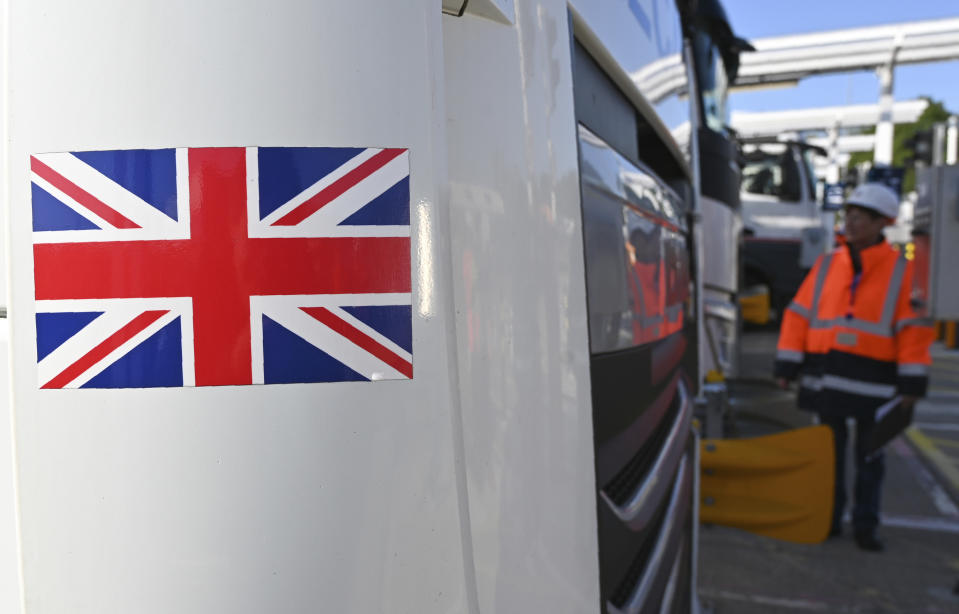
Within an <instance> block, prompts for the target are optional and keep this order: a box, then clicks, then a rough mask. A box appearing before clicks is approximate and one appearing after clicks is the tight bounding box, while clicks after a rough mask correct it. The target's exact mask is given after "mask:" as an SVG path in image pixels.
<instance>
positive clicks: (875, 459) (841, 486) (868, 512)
mask: <svg viewBox="0 0 959 614" xmlns="http://www.w3.org/2000/svg"><path fill="white" fill-rule="evenodd" d="M819 419H820V422H821V423H822V424H825V425H827V426H829V427H830V428H831V429H832V432H833V437H834V443H835V451H836V495H835V499H834V500H833V517H832V526H833V528H837V527H839V526H841V525H842V515H843V511H844V510H845V509H846V441H847V440H848V439H849V433H848V429H847V427H846V418H844V417H838V416H834V415H829V414H820V416H819ZM874 425H875V420H874V419H873V418H872V417H868V418H856V447H855V455H854V456H855V459H856V480H855V487H854V489H853V508H852V526H853V530H854V531H855V532H856V533H870V532H872V531H875V529H876V526H877V525H878V524H879V498H880V494H881V488H882V477H883V475H885V473H886V462H885V457H884V456H883V452H881V451H880V452H878V453H877V454H875V455H874V456H872V457H871V458H868V459H867V458H866V454H865V446H866V438H867V437H868V434H869V431H870V430H871V429H872V427H873V426H874Z"/></svg>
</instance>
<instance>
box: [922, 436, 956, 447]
mask: <svg viewBox="0 0 959 614" xmlns="http://www.w3.org/2000/svg"><path fill="white" fill-rule="evenodd" d="M929 441H931V442H932V443H934V444H936V445H937V446H939V447H940V448H959V441H955V440H953V439H946V438H944V437H929Z"/></svg>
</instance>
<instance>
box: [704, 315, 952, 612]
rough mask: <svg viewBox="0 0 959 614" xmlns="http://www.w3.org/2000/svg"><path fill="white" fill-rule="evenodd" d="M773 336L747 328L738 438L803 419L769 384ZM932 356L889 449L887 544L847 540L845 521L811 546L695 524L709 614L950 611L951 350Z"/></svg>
mask: <svg viewBox="0 0 959 614" xmlns="http://www.w3.org/2000/svg"><path fill="white" fill-rule="evenodd" d="M774 344H775V333H771V332H760V333H751V334H748V335H747V336H746V341H745V343H744V354H743V360H742V362H741V366H742V374H743V376H744V379H743V380H742V381H740V382H734V383H733V384H732V385H731V395H732V400H733V414H734V420H733V421H732V423H731V427H732V428H733V430H734V431H735V433H734V434H736V435H738V436H749V435H752V434H761V433H763V432H769V431H770V430H777V429H781V428H785V427H786V426H787V425H792V426H799V425H801V424H802V423H803V421H808V419H809V418H808V416H807V415H806V414H804V413H800V412H796V411H795V410H794V409H793V408H792V398H791V396H790V395H788V394H786V393H782V392H781V391H777V390H776V389H775V388H773V387H772V386H771V385H770V382H769V372H768V371H769V369H770V366H771V362H772V352H773V349H774ZM934 354H935V356H934V367H933V377H932V389H931V391H930V395H929V398H928V399H926V400H924V401H922V402H921V403H920V404H919V406H918V407H917V412H916V417H915V422H914V424H913V427H912V428H911V429H910V430H909V431H908V432H907V433H905V434H904V435H902V436H900V437H899V438H897V439H896V440H894V441H893V442H892V443H891V444H890V445H889V447H888V448H887V456H886V458H887V461H886V467H887V473H886V481H885V490H884V493H883V508H882V509H883V522H882V527H881V529H880V533H881V535H882V537H883V538H884V539H885V541H886V551H885V552H883V553H879V554H876V553H869V552H863V551H861V550H859V549H858V548H856V546H855V543H854V542H853V541H852V538H851V537H850V536H849V533H850V531H849V527H848V525H847V527H846V529H847V531H846V534H847V535H846V536H845V537H841V538H835V539H830V540H828V541H826V542H825V543H823V544H817V545H799V544H790V543H785V542H780V541H776V540H772V539H768V538H763V537H758V536H755V535H751V534H748V533H745V532H742V531H739V530H736V529H729V528H725V527H715V526H714V527H703V528H702V529H701V532H700V553H699V554H700V556H699V595H700V598H701V601H702V603H703V605H704V608H705V610H706V611H707V612H708V611H712V612H715V613H716V614H751V613H757V614H759V613H762V614H775V613H777V612H782V613H787V614H788V613H798V612H836V613H844V612H855V613H871V612H877V613H903V614H907V613H908V614H922V613H929V614H933V613H943V614H945V613H950V614H956V613H957V612H959V594H955V593H954V592H953V590H954V588H956V585H957V583H959V504H957V502H959V352H957V351H955V350H951V351H950V350H945V349H943V348H941V347H936V348H934ZM777 422H778V423H779V426H776V425H775V423H777ZM848 462H849V463H850V465H849V466H850V467H851V466H852V465H851V462H852V461H851V459H849V461H848Z"/></svg>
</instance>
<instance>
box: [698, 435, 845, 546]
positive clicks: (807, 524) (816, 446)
mask: <svg viewBox="0 0 959 614" xmlns="http://www.w3.org/2000/svg"><path fill="white" fill-rule="evenodd" d="M834 462H835V461H834V458H833V440H832V431H831V430H830V429H829V427H827V426H812V427H806V428H801V429H795V430H791V431H786V432H784V433H777V434H775V435H766V436H764V437H755V438H752V439H704V440H703V441H702V442H701V448H700V472H701V475H700V478H701V481H700V503H701V505H700V520H701V521H702V522H704V523H707V524H719V525H724V526H730V527H737V528H740V529H744V530H746V531H750V532H752V533H756V534H758V535H765V536H767V537H775V538H777V539H782V540H785V541H790V542H798V543H806V544H808V543H818V542H821V541H823V540H824V539H826V536H827V535H828V534H829V527H830V525H831V523H832V505H833V482H834V479H835V477H834V471H835V466H834Z"/></svg>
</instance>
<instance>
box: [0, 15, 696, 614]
mask: <svg viewBox="0 0 959 614" xmlns="http://www.w3.org/2000/svg"><path fill="white" fill-rule="evenodd" d="M458 4H462V3H457V2H445V1H444V2H443V3H442V7H441V6H440V2H437V1H436V0H404V1H403V2H395V1H384V0H357V1H353V2H336V1H333V0H328V1H312V2H305V1H298V0H280V1H274V2H263V1H241V2H236V1H231V2H227V1H225V0H208V1H206V2H190V1H187V0H173V1H169V0H167V1H162V2H161V1H158V0H143V1H142V2H135V3H131V2H125V1H122V0H102V1H100V2H97V3H93V4H90V3H76V2H71V1H69V0H50V1H48V2H44V3H37V2H32V1H28V0H9V1H8V2H7V5H8V6H7V19H8V22H7V23H8V25H9V27H8V28H7V29H6V34H5V54H6V58H7V63H6V66H7V74H6V90H5V97H4V103H5V113H6V130H7V132H6V134H5V137H6V138H5V150H4V161H5V162H4V166H5V178H6V180H5V185H4V189H5V201H6V202H7V203H9V206H8V224H7V233H6V239H7V241H8V246H7V248H8V251H7V254H8V258H9V259H8V262H9V278H8V282H9V300H8V303H7V304H8V306H9V314H10V316H9V324H10V341H9V344H10V356H11V371H10V391H11V392H10V399H11V415H12V437H13V443H14V446H13V447H14V451H13V453H14V457H13V458H14V463H13V473H14V477H15V486H14V487H13V488H15V495H14V496H15V509H16V518H17V524H16V529H15V535H16V541H17V543H18V546H19V552H18V557H17V559H16V561H15V564H16V567H17V573H18V575H19V578H18V581H16V582H8V580H10V578H9V577H5V578H4V583H3V584H0V587H4V586H18V587H19V588H20V589H22V595H21V597H22V598H21V600H20V604H19V605H20V608H21V611H22V612H23V613H24V614H87V613H89V614H103V613H106V612H136V613H143V614H149V613H154V612H155V613H158V614H159V613H164V614H166V613H169V612H177V613H180V614H192V613H196V614H200V613H203V614H207V613H209V612H231V613H234V614H246V613H249V614H253V613H257V614H259V613H262V612H304V613H305V612H321V611H322V612H364V613H365V612H416V613H440V612H473V613H477V612H503V613H512V612H570V613H573V612H577V613H578V612H588V611H597V610H598V609H602V610H607V609H608V611H610V612H613V611H624V612H627V611H639V609H640V608H643V611H652V610H651V609H650V608H655V609H656V611H660V610H659V608H660V607H662V608H663V611H668V610H669V608H670V607H672V604H673V603H674V602H675V603H676V604H679V603H687V604H689V603H692V602H694V601H695V600H694V598H693V597H692V593H691V592H690V591H693V590H694V583H692V578H694V573H695V563H694V561H695V554H694V552H695V537H694V534H693V533H694V531H695V524H696V522H695V503H694V502H695V494H694V492H693V491H692V490H691V488H692V486H690V484H692V483H693V482H694V477H692V476H694V475H695V464H694V463H695V458H694V450H695V445H694V440H693V439H692V436H691V434H690V431H689V420H688V416H689V412H690V411H691V409H690V407H689V401H690V399H689V398H687V397H689V395H690V394H691V393H690V392H688V391H687V389H690V388H692V386H694V384H690V383H689V382H692V381H694V380H695V379H696V378H697V375H696V374H695V373H687V374H686V375H682V374H680V373H679V372H678V371H677V373H676V374H675V375H671V376H670V377H671V379H670V380H669V381H670V382H671V384H670V385H671V386H672V388H670V389H669V390H668V391H667V392H669V393H670V394H672V395H675V399H676V400H675V401H674V402H675V403H676V405H675V408H674V410H673V411H674V412H675V417H674V418H673V419H672V421H670V422H669V424H667V425H666V426H668V427H669V428H670V429H671V430H670V433H671V437H672V439H671V441H674V445H673V446H672V448H671V449H670V450H663V451H662V452H660V451H658V450H652V451H651V453H656V454H659V456H660V457H662V458H664V459H665V461H664V462H666V464H663V465H656V467H664V469H663V471H662V473H661V474H657V475H653V476H651V481H652V482H657V481H658V482H659V483H660V484H666V485H668V487H665V489H663V488H660V487H657V490H656V491H655V492H657V493H658V495H657V496H659V497H661V498H660V499H657V500H655V501H647V505H652V506H655V508H656V509H662V510H667V511H671V510H674V509H679V508H678V507H677V506H676V503H677V501H679V500H680V499H682V503H683V504H684V506H685V507H683V509H688V510H689V511H688V513H684V514H683V515H682V517H681V518H678V519H677V520H676V522H674V523H670V522H667V523H666V524H664V525H662V526H669V527H673V525H675V527H673V528H671V529H670V532H669V535H665V530H663V532H664V535H659V533H657V531H659V530H660V529H657V528H656V527H657V526H660V525H649V526H648V527H646V528H645V531H646V532H647V534H648V536H647V537H644V539H647V541H650V540H651V541H650V543H652V546H653V553H652V554H651V555H650V556H651V558H650V561H649V563H648V564H646V566H645V568H644V569H645V570H644V571H642V573H640V574H639V578H638V579H636V580H634V582H635V583H636V586H635V587H633V586H632V585H629V586H627V587H626V588H628V589H629V591H628V594H627V595H626V598H625V605H617V606H614V605H612V602H611V601H610V600H609V597H608V595H607V594H606V592H605V591H601V586H600V581H599V577H600V563H599V557H600V552H599V550H600V546H598V538H597V534H598V530H599V529H598V524H597V501H598V499H597V487H598V486H599V487H602V484H599V485H597V478H596V465H595V457H596V453H595V452H594V425H593V410H594V408H593V401H592V395H593V394H594V393H595V391H594V390H593V389H592V388H591V371H590V370H591V362H590V361H591V356H590V339H589V327H588V322H589V320H588V317H587V284H586V282H585V270H586V267H585V264H584V239H583V236H584V228H583V219H584V218H583V210H582V206H583V205H582V203H581V188H580V175H581V171H580V158H579V142H580V141H579V140H578V139H579V138H581V137H579V136H578V134H579V132H578V129H577V124H576V117H577V115H576V112H575V110H574V95H573V59H572V54H573V46H572V44H571V25H570V24H571V19H572V22H573V23H574V26H573V27H572V30H573V33H574V34H575V36H576V37H577V40H582V41H586V43H587V44H588V45H589V51H590V53H592V54H594V57H596V58H598V61H599V62H600V65H601V67H602V68H603V69H604V70H607V71H608V72H609V74H610V75H612V76H613V77H612V78H613V80H614V81H616V80H617V79H618V80H619V81H618V83H619V84H620V85H619V86H620V87H621V88H622V89H623V91H624V92H625V93H626V97H627V98H628V99H629V100H630V101H631V103H632V104H633V105H634V107H635V108H634V112H637V113H640V114H643V113H645V114H646V115H645V116H644V118H645V121H648V122H650V124H651V125H652V133H651V134H653V137H655V138H658V139H660V141H661V143H662V146H663V147H664V148H665V151H667V152H669V154H670V155H675V156H676V159H675V160H673V164H674V166H675V167H676V168H677V169H678V173H679V174H677V177H678V178H679V179H678V181H679V182H680V183H681V182H686V183H688V182H689V181H690V179H689V162H688V158H687V157H686V156H689V155H690V153H689V151H688V148H687V147H685V144H684V143H678V142H677V141H676V140H675V137H674V135H682V134H683V130H684V129H685V134H686V135H687V136H688V134H689V130H688V121H689V119H688V103H684V102H683V101H682V99H681V97H680V90H681V89H682V88H681V87H672V86H671V87H672V89H668V88H667V91H666V93H665V94H662V95H661V96H660V97H659V98H656V99H655V100H647V99H646V98H645V96H647V94H648V93H649V90H645V93H644V90H641V89H640V85H642V81H641V80H640V81H638V82H633V83H632V85H630V83H629V82H623V81H622V76H623V75H628V74H630V72H629V71H635V70H638V69H641V68H643V67H644V66H645V65H647V64H649V63H650V62H653V61H654V60H657V59H659V58H660V56H661V55H662V54H663V50H664V49H666V47H665V46H664V45H666V44H667V43H668V45H669V49H671V50H673V51H672V53H673V55H671V56H669V57H670V58H671V60H670V62H671V63H672V64H676V63H677V62H678V63H679V66H680V69H679V71H678V73H677V71H676V70H675V66H673V69H674V70H673V73H675V74H673V75H672V77H671V78H672V79H674V80H676V79H679V82H680V83H681V82H682V81H683V79H685V77H684V70H685V69H684V68H683V67H682V58H681V56H677V55H676V53H678V52H677V51H676V50H677V49H681V47H682V41H681V33H680V32H679V30H678V25H677V24H678V16H677V14H676V6H675V4H674V3H673V2H672V1H671V0H642V1H639V2H631V3H630V6H629V8H626V5H625V4H624V5H623V7H619V8H617V9H616V10H613V9H612V8H610V7H607V5H606V4H605V3H602V2H598V1H592V2H591V1H588V0H577V1H576V2H572V3H570V4H569V5H568V4H567V2H565V1H564V0H541V1H538V2H533V1H527V0H516V1H515V2H513V0H475V1H471V2H469V3H468V5H466V7H465V8H466V11H467V12H466V13H465V14H462V15H461V16H455V15H454V14H450V13H458V12H459V11H457V7H456V6H455V5H458ZM634 5H635V6H634ZM441 8H442V9H444V10H445V11H447V12H446V13H445V14H444V12H442V11H441ZM606 9H610V10H609V11H607V12H604V11H605V10H606ZM617 11H618V12H617ZM637 11H638V12H637ZM571 15H572V17H571ZM643 18H646V19H651V20H652V21H651V23H652V27H650V23H646V24H645V25H644V23H643ZM661 21H662V22H664V23H666V26H667V27H666V28H665V29H663V28H662V27H661V24H660V22H661ZM663 32H666V33H667V34H666V35H665V36H666V38H663V36H664V35H663ZM677 37H679V39H677ZM657 49H658V50H657ZM624 50H626V51H624ZM684 113H686V116H685V117H684V115H683V114H684ZM684 123H685V124H686V126H685V128H684V126H683V124H684ZM653 137H650V138H653ZM268 146H273V147H395V148H406V149H408V150H409V168H410V226H409V241H410V254H411V284H412V292H411V297H410V301H411V305H412V338H413V346H414V348H415V352H414V353H413V355H414V358H413V364H414V368H415V377H413V378H412V379H410V380H384V381H371V382H342V383H333V384H287V385H250V386H196V387H191V386H185V387H169V388H153V389H62V390H50V389H43V388H41V385H42V382H41V381H40V380H39V379H38V377H39V376H38V366H37V362H38V357H39V350H38V346H37V333H36V328H35V317H36V313H37V312H38V305H37V301H36V300H35V296H36V293H37V289H36V288H37V283H38V279H37V278H36V277H35V270H34V266H33V262H34V253H35V251H34V250H35V245H34V241H35V239H36V237H35V233H34V227H33V225H32V224H33V222H32V218H31V189H32V188H31V185H32V183H31V182H32V181H34V180H35V178H34V176H33V175H32V174H31V156H34V155H35V154H43V153H47V152H76V151H92V150H124V149H154V148H189V147H250V148H252V147H268ZM680 152H685V154H680ZM644 172H646V173H647V175H645V177H647V179H645V181H646V183H645V184H643V185H645V186H646V188H647V189H649V190H655V191H656V194H658V196H656V198H659V199H662V200H661V201H656V202H657V203H659V202H667V201H668V199H669V198H672V199H673V200H674V201H675V200H676V199H677V198H678V197H677V196H675V195H672V196H668V198H667V195H666V193H667V192H669V190H668V189H667V188H666V183H665V182H664V181H663V180H656V179H655V175H654V174H653V173H652V171H648V170H646V171H644ZM649 177H652V178H653V179H648V178H649ZM652 193H653V192H652V191H651V192H650V194H652ZM688 193H689V191H688V190H687V196H686V198H687V199H688ZM670 194H672V193H671V192H670ZM649 198H653V197H652V196H650V197H649ZM644 202H645V201H644ZM687 204H688V203H687ZM630 206H634V205H630ZM657 206H659V205H657ZM667 214H668V215H672V216H674V218H675V219H676V220H681V215H680V214H679V213H678V212H672V213H670V212H668V211H667V212H666V213H662V215H664V216H665V215H667ZM657 223H662V224H672V223H673V222H669V223H667V222H657ZM684 223H685V222H681V221H677V222H675V224H674V225H673V226H669V228H671V229H672V230H670V231H669V232H670V233H671V234H670V237H672V238H671V239H669V240H670V241H672V243H671V244H670V246H669V247H665V248H662V249H673V250H674V251H676V250H678V252H676V253H677V254H679V253H680V252H682V251H683V250H684V249H686V248H685V247H683V245H684V243H683V241H686V240H687V239H686V238H685V237H686V236H687V235H685V234H683V231H682V224H684ZM666 241H667V239H664V245H666ZM672 258H674V259H673V260H670V262H673V263H674V264H675V266H676V267H677V268H676V271H678V273H677V275H679V276H678V277H676V279H680V280H683V279H685V281H684V282H683V283H685V288H686V294H685V295H683V296H686V298H685V299H683V300H684V301H685V302H677V303H675V304H674V305H672V306H670V312H671V313H673V312H674V313H676V314H679V315H678V316H674V319H675V317H679V318H680V320H679V322H680V325H682V322H683V321H684V320H683V319H682V317H683V314H687V313H689V311H690V309H689V308H688V307H689V305H690V303H689V298H688V291H689V288H690V284H689V282H688V279H687V278H683V277H682V276H681V274H682V273H684V272H685V274H687V275H688V270H685V269H684V270H683V271H680V270H679V268H678V267H680V266H681V265H682V266H688V259H687V260H683V258H682V257H681V255H674V256H672ZM683 263H685V264H683ZM117 266H118V267H121V269H122V263H119V264H117ZM121 269H116V270H121ZM116 270H111V271H106V272H105V273H104V274H106V275H111V274H116ZM679 289H680V291H682V287H680V288H679ZM680 294H682V292H680ZM677 300H680V299H677ZM67 307H69V306H67ZM67 307H65V308H67ZM677 310H681V311H677ZM686 321H687V322H688V319H687V320H686ZM690 326H694V323H693V324H690ZM687 328H688V327H687ZM681 334H683V333H675V335H681ZM675 335H674V336H673V337H672V339H673V340H674V341H675V340H676V339H679V337H676V336H675ZM664 336H665V333H663V334H662V335H660V336H659V337H657V339H658V341H657V343H660V342H661V343H660V345H657V346H656V347H657V348H658V347H660V346H662V347H667V346H666V345H663V344H665V343H667V342H668V341H669V339H666V340H665V341H664V340H663V338H664ZM668 347H671V348H672V350H671V352H672V353H671V357H672V358H670V360H673V361H674V362H672V363H670V364H675V365H678V364H679V363H678V361H679V360H680V359H681V358H682V356H683V350H682V348H683V347H686V346H685V341H683V345H678V344H677V343H672V345H670V346H668ZM691 347H692V344H691ZM691 351H693V352H695V348H694V347H693V348H692V349H691ZM693 362H695V361H693ZM675 368H676V369H679V367H675ZM664 377H665V375H664ZM683 378H686V379H685V380H684V379H683ZM684 381H686V382H687V383H685V384H684V383H683V382H684ZM664 394H665V393H664ZM663 398H664V399H666V401H669V400H670V398H672V397H663ZM680 401H681V402H680ZM664 407H665V406H664ZM671 407H673V406H671ZM637 411H638V410H637ZM663 411H665V409H664V410H663ZM644 428H646V429H647V435H648V434H649V432H648V431H649V428H648V425H647V426H646V427H644ZM664 428H665V427H664ZM2 435H3V433H2V432H0V436H2ZM631 436H632V437H634V438H635V433H634V434H633V435H631ZM626 443H629V442H626ZM640 444H642V441H634V442H633V443H632V444H630V445H633V446H634V447H635V446H639V445H640ZM618 445H619V446H620V449H621V450H620V451H621V452H622V451H628V450H630V449H631V448H623V441H620V442H619V444H618ZM2 452H3V448H0V453H2ZM666 452H669V454H666ZM630 454H632V452H630ZM667 461H668V462H667ZM669 463H672V464H669ZM676 467H679V468H678V469H676ZM2 468H3V466H2V465H0V469H2ZM667 470H669V471H672V472H671V473H670V472H667ZM4 477H6V476H4ZM649 481H650V480H647V482H649ZM673 481H676V482H677V484H676V485H675V486H672V485H671V484H672V483H673ZM679 482H682V484H679ZM681 486H682V488H681ZM4 487H5V483H4V482H0V488H4ZM636 488H639V489H640V491H641V492H642V493H645V492H646V491H644V490H642V488H645V486H644V485H640V486H637V487H636ZM0 496H2V493H0ZM4 500H6V499H4ZM599 500H600V501H601V500H602V499H599ZM667 504H668V506H667ZM11 507H12V506H6V511H9V510H10V509H11ZM650 509H652V508H650ZM644 513H645V512H644ZM687 514H688V515H687ZM11 515H12V514H11ZM5 518H7V516H2V515H0V522H3V521H4V519H5ZM634 524H635V523H634ZM0 528H4V529H5V528H12V527H10V523H9V522H5V523H4V526H3V527H0ZM680 532H683V533H684V534H685V537H683V538H682V539H681V540H680V539H679V538H676V539H673V535H672V533H677V534H679V533H680ZM6 534H7V535H9V534H10V533H9V532H8V533H6ZM666 537H668V538H669V539H668V540H667V539H665V538H666ZM0 543H6V542H5V541H0ZM632 556H633V555H632V554H630V557H632ZM637 560H638V559H637ZM2 563H6V564H10V563H11V561H10V560H4V561H2ZM634 564H635V563H634ZM11 566H12V565H11ZM6 569H7V567H2V566H0V572H4V571H5V570H6ZM680 572H682V573H680ZM8 575H9V574H5V576H8ZM617 582H618V580H617ZM683 591H686V592H687V594H686V596H685V597H683V598H682V599H681V598H680V597H679V596H678V595H679V594H680V593H682V592H683ZM601 593H602V594H601ZM0 605H6V604H5V603H4V604H0ZM676 607H680V606H678V605H677V606H676ZM684 607H685V606H684ZM4 611H7V610H4Z"/></svg>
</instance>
